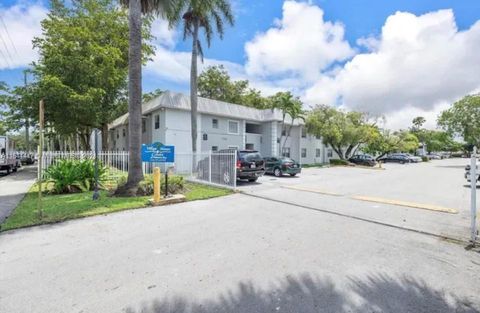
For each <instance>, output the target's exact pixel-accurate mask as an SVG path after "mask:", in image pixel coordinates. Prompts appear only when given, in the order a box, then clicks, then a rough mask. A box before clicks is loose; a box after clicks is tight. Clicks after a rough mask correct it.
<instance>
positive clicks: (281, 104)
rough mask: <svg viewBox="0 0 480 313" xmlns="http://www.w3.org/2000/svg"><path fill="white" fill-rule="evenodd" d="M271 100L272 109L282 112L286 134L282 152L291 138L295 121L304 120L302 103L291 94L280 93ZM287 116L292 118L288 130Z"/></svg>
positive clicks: (283, 128)
mask: <svg viewBox="0 0 480 313" xmlns="http://www.w3.org/2000/svg"><path fill="white" fill-rule="evenodd" d="M269 100H270V106H271V107H272V108H275V109H279V110H280V111H281V112H282V134H284V135H283V136H284V138H283V143H281V145H280V151H283V148H284V147H285V144H286V143H287V140H288V138H289V137H290V132H291V130H292V127H293V123H294V122H295V120H297V119H302V120H304V116H303V113H304V112H303V106H302V102H301V101H300V99H299V98H298V97H294V96H293V95H292V94H291V93H290V92H278V93H276V94H275V95H273V96H271V97H270V98H269ZM287 116H288V117H289V118H290V123H289V125H290V126H289V127H288V128H287V126H286V121H285V120H286V118H287Z"/></svg>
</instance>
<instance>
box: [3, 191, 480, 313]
mask: <svg viewBox="0 0 480 313" xmlns="http://www.w3.org/2000/svg"><path fill="white" fill-rule="evenodd" d="M479 281H480V254H479V253H478V252H473V251H466V250H465V249H464V247H463V246H461V245H458V244H454V243H450V242H446V241H442V240H439V239H438V238H435V237H432V236H425V235H422V234H418V233H414V232H409V231H404V230H401V229H396V228H391V227H385V226H383V225H379V224H372V223H368V222H364V221H359V220H356V219H352V218H346V217H343V216H338V215H333V214H326V213H324V212H319V211H315V210H310V209H307V208H301V207H298V206H295V205H288V204H284V203H279V202H276V201H271V200H264V199H259V198H256V197H252V196H249V195H244V194H234V195H231V196H227V197H223V198H216V199H210V200H205V201H196V202H187V203H182V204H177V205H172V206H167V207H157V208H147V209H141V210H131V211H124V212H119V213H116V214H110V215H107V216H96V217H91V218H85V219H80V220H75V221H69V222H65V223H61V224H56V225H49V226H42V227H33V228H30V229H22V230H17V231H10V232H6V233H3V234H0V308H2V310H1V311H2V312H12V313H13V312H15V313H24V312H25V313H27V312H28V313H30V312H37V313H43V312H45V313H56V312H78V313H79V312H102V313H108V312H129V313H134V312H135V313H140V312H143V313H160V312H161V313H171V312H177V313H180V312H181V313H187V312H189V313H207V312H208V313H210V312H234V313H247V312H248V313H250V312H261V313H263V312H312V313H313V312H335V313H338V312H395V313H397V312H416V313H417V312H420V313H421V312H425V313H426V312H429V313H430V312H442V313H443V312H457V313H458V312H477V313H478V312H480V298H479V297H478V282H479Z"/></svg>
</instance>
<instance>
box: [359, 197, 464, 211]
mask: <svg viewBox="0 0 480 313" xmlns="http://www.w3.org/2000/svg"><path fill="white" fill-rule="evenodd" d="M351 198H352V199H355V200H361V201H368V202H376V203H384V204H392V205H398V206H405V207H410V208H415V209H422V210H430V211H436V212H443V213H450V214H457V213H458V210H457V209H452V208H446V207H442V206H438V205H432V204H425V203H416V202H408V201H402V200H394V199H385V198H378V197H370V196H352V197H351Z"/></svg>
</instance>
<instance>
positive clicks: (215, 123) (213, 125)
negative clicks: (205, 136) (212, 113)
mask: <svg viewBox="0 0 480 313" xmlns="http://www.w3.org/2000/svg"><path fill="white" fill-rule="evenodd" d="M212 128H218V120H217V119H216V118H214V119H212Z"/></svg>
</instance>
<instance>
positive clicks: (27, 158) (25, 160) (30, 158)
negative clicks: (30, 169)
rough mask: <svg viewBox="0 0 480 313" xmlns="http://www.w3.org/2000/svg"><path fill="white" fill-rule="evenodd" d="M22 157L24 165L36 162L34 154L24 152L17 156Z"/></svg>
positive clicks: (21, 160)
mask: <svg viewBox="0 0 480 313" xmlns="http://www.w3.org/2000/svg"><path fill="white" fill-rule="evenodd" d="M18 158H20V162H21V163H22V165H32V164H34V163H35V158H34V157H33V156H32V155H27V154H22V155H19V156H17V159H18Z"/></svg>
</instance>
